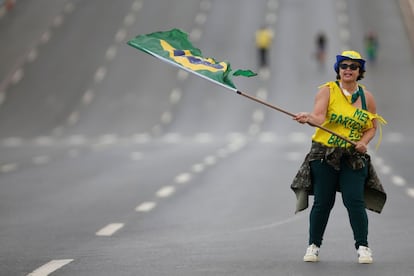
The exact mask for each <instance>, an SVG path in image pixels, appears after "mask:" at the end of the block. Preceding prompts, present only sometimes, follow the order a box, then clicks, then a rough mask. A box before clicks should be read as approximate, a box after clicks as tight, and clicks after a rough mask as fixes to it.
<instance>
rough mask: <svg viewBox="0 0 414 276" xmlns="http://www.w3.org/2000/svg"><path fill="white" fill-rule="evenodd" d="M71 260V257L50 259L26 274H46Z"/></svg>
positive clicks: (36, 275)
mask: <svg viewBox="0 0 414 276" xmlns="http://www.w3.org/2000/svg"><path fill="white" fill-rule="evenodd" d="M72 261H73V259H62V260H51V261H50V262H48V263H46V264H44V265H42V266H41V267H39V268H37V269H36V270H34V271H33V272H31V273H29V274H28V275H27V276H47V275H49V274H50V273H52V272H54V271H56V270H58V269H59V268H62V267H63V266H65V265H67V264H69V263H71V262H72Z"/></svg>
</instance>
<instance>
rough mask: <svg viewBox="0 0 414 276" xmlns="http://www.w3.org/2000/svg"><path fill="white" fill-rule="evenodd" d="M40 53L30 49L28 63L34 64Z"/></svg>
mask: <svg viewBox="0 0 414 276" xmlns="http://www.w3.org/2000/svg"><path fill="white" fill-rule="evenodd" d="M38 56H39V53H38V52H37V49H36V48H33V49H30V51H29V53H28V54H27V61H29V62H33V61H35V60H36V59H37V57H38Z"/></svg>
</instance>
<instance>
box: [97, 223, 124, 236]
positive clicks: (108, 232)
mask: <svg viewBox="0 0 414 276" xmlns="http://www.w3.org/2000/svg"><path fill="white" fill-rule="evenodd" d="M124 225H125V224H124V223H111V224H108V225H107V226H105V227H104V228H102V229H101V230H99V231H98V232H96V235H97V236H103V237H109V236H112V235H113V234H115V233H116V232H117V231H118V230H119V229H121V228H122V227H124Z"/></svg>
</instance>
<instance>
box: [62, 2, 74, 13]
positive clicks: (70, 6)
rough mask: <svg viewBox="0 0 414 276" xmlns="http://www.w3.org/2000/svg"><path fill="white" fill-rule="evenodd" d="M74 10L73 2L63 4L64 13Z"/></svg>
mask: <svg viewBox="0 0 414 276" xmlns="http://www.w3.org/2000/svg"><path fill="white" fill-rule="evenodd" d="M74 10H75V5H74V4H73V3H67V4H66V5H65V9H64V12H65V13H71V12H73V11H74Z"/></svg>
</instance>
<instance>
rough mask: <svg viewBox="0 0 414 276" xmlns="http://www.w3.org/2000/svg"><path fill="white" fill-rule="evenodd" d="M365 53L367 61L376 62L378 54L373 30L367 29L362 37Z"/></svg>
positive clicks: (376, 39) (376, 37)
mask: <svg viewBox="0 0 414 276" xmlns="http://www.w3.org/2000/svg"><path fill="white" fill-rule="evenodd" d="M364 45H365V53H366V55H367V57H368V61H369V62H370V63H372V64H375V63H376V62H377V56H378V46H379V43H378V36H377V34H376V33H375V32H374V31H369V32H368V33H367V34H366V35H365V38H364Z"/></svg>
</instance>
